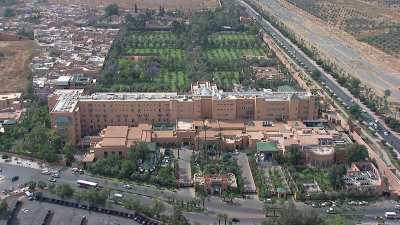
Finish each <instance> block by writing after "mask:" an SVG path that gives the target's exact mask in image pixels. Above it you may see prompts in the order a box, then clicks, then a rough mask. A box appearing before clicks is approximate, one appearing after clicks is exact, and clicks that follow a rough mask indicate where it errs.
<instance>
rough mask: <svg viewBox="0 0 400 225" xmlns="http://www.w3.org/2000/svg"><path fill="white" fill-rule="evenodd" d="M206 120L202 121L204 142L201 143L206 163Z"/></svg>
mask: <svg viewBox="0 0 400 225" xmlns="http://www.w3.org/2000/svg"><path fill="white" fill-rule="evenodd" d="M207 129H208V126H207V120H203V130H204V142H203V157H205V160H206V161H208V153H207V145H206V144H207Z"/></svg>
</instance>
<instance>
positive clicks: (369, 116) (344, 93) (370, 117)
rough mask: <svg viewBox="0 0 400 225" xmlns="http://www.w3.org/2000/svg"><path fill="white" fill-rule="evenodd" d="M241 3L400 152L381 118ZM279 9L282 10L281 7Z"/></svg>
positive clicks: (283, 46)
mask: <svg viewBox="0 0 400 225" xmlns="http://www.w3.org/2000/svg"><path fill="white" fill-rule="evenodd" d="M263 1H264V2H271V4H272V5H273V6H275V4H277V3H276V2H275V1H274V0H263ZM240 2H241V3H242V5H244V6H245V7H246V8H247V9H248V12H249V14H250V15H251V16H252V17H253V18H254V19H256V20H257V21H258V22H259V23H260V25H261V26H262V27H263V28H264V30H265V31H266V32H267V33H269V34H270V35H271V36H272V37H273V39H274V40H275V41H276V42H277V43H278V44H279V45H280V46H281V47H282V48H283V49H285V51H286V52H287V53H288V54H289V55H291V56H292V57H293V58H294V59H295V60H297V61H298V62H300V63H302V64H303V65H304V66H303V67H304V68H308V70H309V71H313V70H318V71H320V72H321V80H322V81H323V82H324V83H325V85H326V87H327V88H328V89H329V90H331V91H332V92H333V93H334V95H335V96H336V97H337V99H338V100H340V101H341V102H343V103H344V104H346V105H347V106H351V105H353V104H358V105H359V106H360V107H361V108H362V109H363V110H364V112H365V113H363V115H362V118H363V120H365V121H366V122H367V123H371V122H372V123H375V124H377V129H376V131H377V133H379V135H380V136H382V137H383V138H384V139H385V140H386V141H387V142H388V143H390V144H392V145H393V147H394V148H395V149H396V150H398V151H400V139H399V138H398V137H396V136H395V135H393V134H392V132H391V131H390V130H389V129H388V128H387V127H386V126H385V125H384V123H382V121H379V118H377V117H376V115H375V114H374V113H373V112H371V111H370V110H369V109H368V108H367V107H366V106H365V105H363V104H362V103H361V102H360V101H359V100H358V99H356V98H355V97H354V96H353V95H352V94H351V93H350V92H349V91H348V90H347V89H345V88H343V87H341V86H340V84H339V83H338V82H337V81H336V80H335V79H334V78H333V77H332V76H331V75H330V74H328V73H326V72H325V71H324V70H323V69H322V68H321V67H320V66H318V65H317V64H316V62H315V61H313V60H312V59H311V58H309V57H308V56H307V55H306V54H305V53H304V52H303V51H302V50H300V49H299V48H298V47H297V46H296V45H294V44H293V43H292V42H291V41H290V40H289V39H288V38H286V37H285V36H284V35H283V34H282V33H280V32H279V31H278V30H277V29H276V28H275V27H274V26H272V24H271V23H269V22H268V21H267V20H265V19H264V18H262V17H261V16H260V14H259V13H258V12H256V11H255V10H254V9H253V8H252V7H251V6H250V5H248V4H247V3H245V2H244V1H242V0H240ZM271 7H272V6H271ZM279 7H280V8H282V7H281V6H279ZM280 10H282V9H280ZM285 18H286V16H285ZM399 98H400V95H399Z"/></svg>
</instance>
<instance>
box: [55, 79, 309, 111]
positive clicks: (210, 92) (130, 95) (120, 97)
mask: <svg viewBox="0 0 400 225" xmlns="http://www.w3.org/2000/svg"><path fill="white" fill-rule="evenodd" d="M54 95H56V96H58V102H57V104H56V105H55V107H54V108H53V109H52V111H53V112H64V111H67V112H71V111H72V110H73V109H74V107H75V106H76V104H77V102H78V101H170V100H178V101H191V100H192V99H193V98H196V97H212V98H214V99H219V100H222V99H239V98H265V99H268V100H269V101H271V100H272V101H273V100H277V101H284V100H290V99H291V98H292V97H294V96H297V97H298V98H307V97H310V96H311V95H312V94H311V93H309V92H272V91H271V90H262V91H254V90H253V91H238V92H224V91H223V90H218V88H217V86H216V85H211V84H210V83H209V82H205V83H197V84H196V85H192V90H191V92H190V93H189V94H188V95H181V94H178V93H176V92H103V93H93V94H91V95H84V94H83V90H57V91H56V92H55V93H54Z"/></svg>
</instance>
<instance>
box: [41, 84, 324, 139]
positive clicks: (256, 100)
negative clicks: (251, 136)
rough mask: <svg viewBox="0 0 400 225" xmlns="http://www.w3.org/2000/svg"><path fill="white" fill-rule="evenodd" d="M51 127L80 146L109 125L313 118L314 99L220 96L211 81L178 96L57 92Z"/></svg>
mask: <svg viewBox="0 0 400 225" xmlns="http://www.w3.org/2000/svg"><path fill="white" fill-rule="evenodd" d="M48 100H49V101H48V105H49V110H50V115H51V124H52V127H53V128H54V129H56V131H57V132H58V133H59V134H60V135H61V137H62V138H63V139H64V140H65V141H67V142H71V143H73V144H78V143H79V141H80V139H81V137H84V136H90V135H96V134H98V133H99V132H100V131H101V130H102V129H104V128H105V127H107V126H130V127H131V126H136V125H138V124H140V123H150V124H151V123H169V124H174V123H176V122H177V121H178V120H203V119H211V120H225V121H238V120H240V121H247V120H265V121H288V120H311V119H315V118H316V117H317V114H318V104H317V101H318V97H317V96H314V95H312V94H311V93H309V92H271V91H247V92H244V91H243V92H223V91H222V90H218V88H217V87H216V86H215V85H212V84H210V83H209V82H200V83H196V84H194V85H192V87H191V92H190V93H189V94H187V95H179V94H177V93H171V92H166V93H161V92H160V93H94V94H90V95H87V94H85V93H84V92H83V90H57V91H56V92H55V93H54V94H53V95H51V96H49V99H48Z"/></svg>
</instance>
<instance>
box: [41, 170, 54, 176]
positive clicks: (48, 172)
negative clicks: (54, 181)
mask: <svg viewBox="0 0 400 225" xmlns="http://www.w3.org/2000/svg"><path fill="white" fill-rule="evenodd" d="M40 173H41V174H44V175H50V174H51V172H50V171H48V170H43V171H42V172H40Z"/></svg>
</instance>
